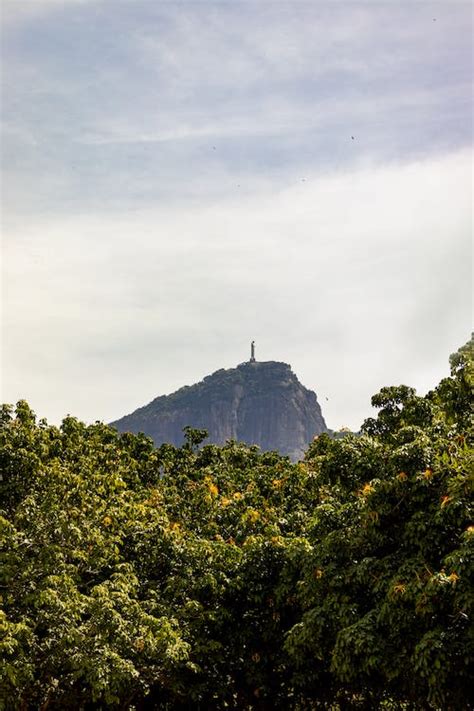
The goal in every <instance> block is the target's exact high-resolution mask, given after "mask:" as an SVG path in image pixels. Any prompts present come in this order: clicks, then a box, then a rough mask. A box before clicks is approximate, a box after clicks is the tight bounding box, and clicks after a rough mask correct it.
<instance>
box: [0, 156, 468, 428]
mask: <svg viewBox="0 0 474 711" xmlns="http://www.w3.org/2000/svg"><path fill="white" fill-rule="evenodd" d="M471 163H472V161H471V155H470V153H469V152H466V151H463V152H459V153H457V154H455V155H452V156H448V157H444V158H438V159H429V160H425V161H420V162H414V163H411V164H407V165H403V166H401V165H392V166H389V167H384V168H381V167H377V168H375V169H374V168H371V169H369V168H366V169H363V170H357V171H355V172H349V173H347V174H344V175H333V176H331V177H327V176H326V177H321V176H319V177H318V176H316V177H315V178H314V179H313V180H311V178H309V179H308V181H307V182H305V183H301V182H299V183H298V184H295V185H293V186H291V187H286V188H284V189H280V188H279V187H278V186H273V187H272V186H269V185H266V186H262V187H261V189H260V191H259V192H258V193H257V194H252V195H245V196H244V197H241V196H238V195H235V196H234V197H233V198H229V197H227V198H226V200H224V201H219V202H218V203H217V204H201V205H195V206H189V207H186V206H184V205H182V206H181V207H180V208H177V207H176V206H173V205H170V206H168V207H165V206H162V207H160V208H159V209H148V210H146V211H140V212H138V213H130V212H129V211H125V212H122V213H120V212H118V213H116V214H115V215H114V216H111V215H103V214H97V215H95V216H92V215H91V216H84V215H82V216H81V215H73V216H71V217H58V218H47V219H45V218H43V219H37V220H35V223H34V225H29V226H28V225H27V224H23V225H18V226H17V228H16V231H15V232H12V233H10V234H6V236H5V258H6V259H5V263H6V294H7V302H6V313H5V318H4V332H5V340H6V344H7V345H6V350H5V360H4V375H5V397H6V398H7V399H8V400H15V399H16V398H17V397H19V396H20V395H24V396H27V397H28V398H29V399H30V400H31V401H32V403H33V405H34V406H35V407H36V408H37V409H38V410H39V412H40V413H41V414H42V415H47V416H49V417H51V418H52V419H58V418H59V417H61V416H62V415H64V414H65V413H66V412H67V411H71V412H73V413H75V414H77V415H79V416H81V417H84V418H85V419H88V420H93V419H95V418H96V417H98V418H104V419H106V420H110V419H113V418H115V417H117V416H119V415H121V414H124V413H125V412H127V411H130V410H131V409H133V408H134V407H136V406H138V405H140V404H143V403H145V402H147V401H149V400H150V399H152V398H153V397H155V396H156V395H158V394H161V393H163V392H170V391H172V390H174V389H175V388H177V387H179V386H180V385H183V384H186V383H188V384H189V383H191V382H193V381H195V380H197V379H199V378H201V377H202V376H203V375H205V374H207V373H208V372H210V371H212V370H214V369H217V368H219V367H230V366H233V365H235V364H236V363H237V362H239V361H241V360H244V359H245V358H246V357H247V342H248V341H250V340H251V339H252V338H255V339H256V341H257V346H258V353H257V354H258V357H259V358H260V359H262V360H267V359H268V360H270V359H275V360H284V361H287V362H290V363H291V364H292V365H293V367H294V369H295V371H296V373H297V374H298V376H299V377H300V378H301V380H302V382H303V383H304V384H305V385H306V386H308V387H311V388H314V389H315V390H316V391H317V392H319V393H320V395H321V397H322V398H325V397H326V396H328V397H329V398H330V399H329V401H328V402H326V400H325V399H324V400H323V403H322V404H323V405H324V409H325V413H326V416H327V419H328V422H329V425H330V426H334V427H338V426H341V425H348V426H352V427H358V426H359V425H360V423H361V420H362V419H363V417H365V416H366V415H368V414H369V412H370V407H369V400H370V396H371V395H372V394H373V393H374V392H375V391H376V390H377V389H378V388H379V387H381V386H382V385H385V384H390V383H392V382H399V381H404V382H408V384H412V385H414V386H415V387H416V386H420V387H423V388H426V387H429V386H433V385H434V384H435V383H436V381H437V379H438V377H441V375H442V374H444V373H445V372H446V368H447V358H448V355H449V353H450V352H451V351H452V350H454V349H455V348H456V347H457V346H458V345H460V343H462V342H463V340H465V339H466V338H467V334H468V332H469V323H468V321H469V316H470V314H469V308H468V299H469V290H470V272H469V258H470V230H471V204H470V191H469V184H470V169H471ZM7 384H8V385H7Z"/></svg>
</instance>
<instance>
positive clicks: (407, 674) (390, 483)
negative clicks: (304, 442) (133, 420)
mask: <svg viewBox="0 0 474 711" xmlns="http://www.w3.org/2000/svg"><path fill="white" fill-rule="evenodd" d="M473 349H474V344H473V342H472V341H471V342H470V343H469V344H467V345H466V346H465V347H463V348H462V349H460V351H458V353H457V354H455V355H454V356H452V358H451V366H452V374H451V377H450V378H446V379H445V380H443V381H442V382H441V383H440V385H439V386H438V387H437V388H436V389H435V390H434V391H432V392H431V393H429V394H428V395H427V396H426V397H418V396H417V395H416V394H415V392H414V390H412V389H411V388H408V387H405V386H401V387H392V388H384V389H382V390H381V392H380V393H379V394H378V395H376V396H375V397H374V398H373V404H374V405H375V406H376V407H377V408H379V414H378V416H377V418H375V419H370V420H368V421H366V422H365V424H364V426H363V430H362V433H361V435H360V436H354V435H347V436H346V437H344V438H340V439H331V438H330V437H329V436H328V435H321V436H319V437H318V438H316V439H315V440H314V441H313V442H312V443H311V445H310V447H309V449H308V452H307V454H306V457H305V460H304V461H302V462H300V463H298V464H292V463H291V462H290V461H289V460H288V459H287V458H283V457H281V456H279V455H278V454H275V453H263V454H262V453H260V452H259V451H258V450H257V449H256V448H255V447H245V446H243V445H241V444H237V443H235V442H230V443H228V444H227V445H226V446H224V447H216V446H202V445H201V443H202V440H203V436H204V433H203V432H200V431H196V430H188V432H187V439H186V443H185V445H184V446H183V447H181V448H175V447H173V446H171V445H163V446H161V447H160V448H158V449H156V448H155V447H154V446H153V444H152V442H151V441H150V440H149V439H148V438H146V437H144V436H140V435H138V436H135V435H130V434H122V435H119V434H118V433H117V432H116V431H114V430H113V429H111V428H109V427H107V426H105V425H103V424H100V423H96V424H94V425H91V426H86V425H84V424H82V423H81V422H79V421H77V420H76V419H74V418H72V417H68V418H66V419H65V420H64V421H63V423H62V425H61V426H60V427H59V428H58V427H54V426H50V425H48V424H47V423H46V422H45V421H43V420H40V421H37V420H36V418H35V416H34V414H33V412H32V411H31V409H30V408H29V407H28V405H27V404H26V403H25V402H20V403H18V405H17V407H16V411H15V412H14V413H13V412H12V409H11V408H9V407H8V406H4V407H3V409H2V411H1V429H0V447H1V450H0V467H1V472H2V479H1V481H0V487H1V488H0V495H1V504H0V506H1V511H0V513H1V516H0V527H1V538H2V561H1V563H2V566H1V571H2V572H1V576H2V577H1V580H0V584H1V596H2V607H3V611H2V612H0V648H1V659H2V662H1V664H2V666H1V670H0V675H1V676H0V680H1V684H2V693H0V707H1V708H4V709H20V710H21V709H24V710H26V709H43V710H45V709H50V710H53V709H104V708H117V709H202V710H204V709H206V710H207V709H282V710H283V709H300V710H304V709H308V710H309V709H317V708H328V709H329V708H331V709H338V708H341V709H346V708H354V709H355V708H367V709H376V708H385V709H443V711H444V710H448V709H453V710H456V711H457V710H459V709H468V708H472V707H471V706H470V701H469V699H470V696H469V692H470V689H469V687H470V682H471V683H472V671H473V668H472V667H473V660H474V632H473V624H472V615H473V603H474V593H473V542H474V525H473V521H472V469H473V466H472V465H473V455H472V451H473V450H472V444H473V441H472V440H473V434H472V429H471V426H472V422H471V420H470V416H471V410H470V403H471V395H472V385H473V367H474V365H473V364H474V356H473Z"/></svg>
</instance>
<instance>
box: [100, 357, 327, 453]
mask: <svg viewBox="0 0 474 711" xmlns="http://www.w3.org/2000/svg"><path fill="white" fill-rule="evenodd" d="M111 424H112V425H113V426H114V427H116V428H117V429H118V430H119V431H120V432H135V433H136V432H144V433H145V434H147V435H149V436H150V437H152V438H153V440H154V442H155V444H157V445H160V444H162V443H163V442H170V443H172V444H175V445H180V444H182V442H183V428H184V427H186V426H187V425H190V426H192V427H196V428H204V429H206V430H207V431H208V433H209V437H208V439H207V440H206V442H212V443H215V444H223V443H225V442H226V441H227V440H229V439H235V440H238V441H242V442H246V443H247V444H257V445H258V446H259V447H261V448H262V449H263V450H278V451H279V452H280V453H281V454H286V455H288V456H289V457H290V458H291V459H293V460H297V459H299V458H301V456H302V455H303V453H304V451H305V450H306V449H307V447H308V444H309V443H310V441H311V440H312V439H313V437H314V436H315V435H317V434H320V433H321V432H326V431H327V427H326V423H325V421H324V417H323V415H322V412H321V407H320V405H319V403H318V400H317V397H316V394H315V393H314V392H313V391H311V390H308V389H307V388H305V387H304V386H303V385H302V384H301V383H300V382H299V380H298V378H297V377H296V375H295V374H294V373H293V371H292V370H291V367H290V366H289V365H288V364H287V363H279V362H276V361H267V362H255V361H252V360H250V361H248V362H246V363H241V364H240V365H238V366H237V367H236V368H230V369H228V370H225V369H221V370H218V371H216V372H215V373H213V374H212V375H208V376H207V377H205V378H204V379H203V380H202V381H201V382H199V383H196V384H195V385H192V386H185V387H183V388H180V389H179V390H177V391H176V392H175V393H173V394H171V395H165V396H161V397H157V398H156V399H155V400H153V401H152V402H150V403H149V404H148V405H145V406H144V407H141V408H139V409H138V410H135V412H132V413H131V414H130V415H126V416H125V417H122V418H120V419H118V420H116V421H115V422H112V423H111Z"/></svg>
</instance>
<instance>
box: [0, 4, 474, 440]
mask: <svg viewBox="0 0 474 711" xmlns="http://www.w3.org/2000/svg"><path fill="white" fill-rule="evenodd" d="M1 9H2V18H1V22H2V57H1V58H2V82H1V86H2V89H1V100H2V102H1V103H2V116H3V121H2V139H1V144H0V146H1V163H2V189H1V227H2V257H3V258H2V320H1V325H2V362H1V369H0V372H1V376H2V378H1V380H2V382H1V386H2V387H1V390H2V393H1V394H2V398H1V399H2V401H3V402H11V403H14V402H16V401H17V400H18V399H20V398H25V399H27V400H28V401H29V403H30V404H31V406H32V407H33V409H34V410H35V411H36V413H37V414H38V416H40V417H46V418H47V419H48V420H49V421H50V422H55V423H58V422H60V420H61V419H62V418H63V417H64V416H65V415H66V414H72V415H75V416H77V417H79V418H80V419H83V420H85V421H86V422H93V421H95V420H103V421H111V420H114V419H116V418H118V417H121V416H122V415H125V414H127V413H129V412H131V411H133V410H134V409H135V408H136V407H138V406H141V405H144V404H146V403H148V402H149V401H150V400H152V399H153V398H155V397H157V396H158V395H162V394H167V393H170V392H173V391H174V390H176V389H177V388H179V387H181V386H183V385H189V384H192V383H194V382H197V381H199V380H201V379H202V378H203V377H204V376H205V375H208V374H210V373H212V372H214V371H215V370H217V369H219V368H231V367H235V366H236V365H237V364H238V363H241V362H243V361H245V360H247V359H248V358H249V356H250V342H251V340H255V342H256V357H257V360H262V361H267V360H277V361H283V362H287V363H290V364H291V366H292V368H293V370H294V372H295V373H296V375H297V376H298V378H299V379H300V381H301V382H302V383H303V384H304V385H305V386H306V387H308V388H310V389H312V390H314V391H315V392H316V393H317V395H318V399H319V401H320V403H321V406H322V409H323V415H324V416H325V419H326V422H327V424H328V426H329V427H331V428H333V429H339V428H340V427H350V428H352V429H358V428H359V427H360V425H361V423H362V421H363V420H364V418H366V417H368V416H371V415H373V414H374V411H373V409H372V408H371V404H370V398H371V396H372V395H373V394H374V393H376V392H377V391H378V390H379V389H380V388H381V387H382V386H384V385H397V384H400V383H405V384H407V385H411V386H413V387H415V388H416V389H417V390H418V391H419V392H420V393H425V392H426V391H428V390H429V389H431V388H432V387H434V386H435V385H436V384H437V382H439V380H440V379H441V378H442V377H444V376H446V375H448V373H449V355H450V353H452V352H454V351H455V350H457V349H458V348H459V347H460V346H461V345H462V344H463V343H465V342H466V341H467V340H468V338H469V336H470V332H471V329H472V126H473V123H472V119H473V114H472V88H471V87H472V84H471V82H472V59H471V56H472V54H471V53H472V30H473V26H472V6H471V3H470V2H464V1H462V0H449V1H448V0H445V1H444V2H428V1H427V2H424V1H420V2H417V1H416V0H406V1H404V0H397V1H396V2H395V1H392V2H379V1H378V0H377V2H375V0H372V1H369V2H358V1H356V0H353V1H348V2H344V1H342V0H331V1H330V2H329V1H328V2H323V1H319V0H312V1H307V2H300V1H299V0H292V1H291V2H287V1H284V0H278V1H275V2H269V1H266V0H261V1H260V2H258V3H256V2H250V1H247V0H245V1H244V0H232V1H231V0H220V1H214V2H209V1H208V0H194V2H181V1H180V0H174V1H173V2H162V1H160V0H158V1H156V2H155V1H152V0H21V2H19V1H18V0H2V3H1Z"/></svg>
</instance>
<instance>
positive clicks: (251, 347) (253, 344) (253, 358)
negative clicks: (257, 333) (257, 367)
mask: <svg viewBox="0 0 474 711" xmlns="http://www.w3.org/2000/svg"><path fill="white" fill-rule="evenodd" d="M250 362H251V363H255V341H252V343H251V344H250Z"/></svg>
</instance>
